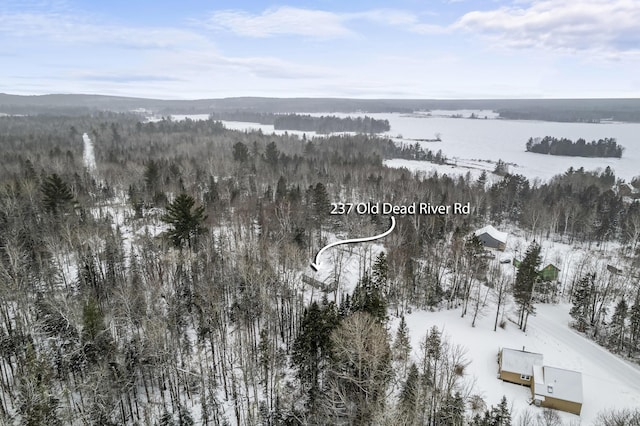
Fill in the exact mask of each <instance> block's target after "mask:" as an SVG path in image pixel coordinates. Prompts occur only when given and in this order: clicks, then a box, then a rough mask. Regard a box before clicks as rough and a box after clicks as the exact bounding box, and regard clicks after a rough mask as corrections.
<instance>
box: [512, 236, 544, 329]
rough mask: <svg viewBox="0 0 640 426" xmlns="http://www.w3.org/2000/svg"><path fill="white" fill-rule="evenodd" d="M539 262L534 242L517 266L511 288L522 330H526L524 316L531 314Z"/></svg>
mask: <svg viewBox="0 0 640 426" xmlns="http://www.w3.org/2000/svg"><path fill="white" fill-rule="evenodd" d="M541 261H542V260H541V257H540V245H538V244H537V243H536V242H535V241H534V242H533V243H531V245H530V246H529V248H528V249H527V251H526V253H525V255H524V259H523V260H522V262H520V266H518V273H517V274H516V283H515V286H514V288H513V296H514V298H515V300H516V302H517V303H518V305H520V320H519V326H520V328H521V329H523V330H526V316H528V314H529V313H532V312H533V304H532V294H533V289H534V285H535V283H536V281H537V280H538V267H539V266H540V263H541ZM525 314H526V315H525Z"/></svg>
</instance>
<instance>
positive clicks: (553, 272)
mask: <svg viewBox="0 0 640 426" xmlns="http://www.w3.org/2000/svg"><path fill="white" fill-rule="evenodd" d="M538 275H539V276H540V279H542V281H557V280H558V276H559V275H560V268H558V267H557V266H556V265H554V264H553V263H550V264H548V265H547V266H545V267H544V268H542V269H540V271H538Z"/></svg>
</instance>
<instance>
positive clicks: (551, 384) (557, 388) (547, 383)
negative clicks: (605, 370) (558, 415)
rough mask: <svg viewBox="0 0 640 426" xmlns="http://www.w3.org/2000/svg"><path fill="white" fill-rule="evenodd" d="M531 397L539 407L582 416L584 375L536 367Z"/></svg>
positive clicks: (547, 367) (555, 368) (552, 368)
mask: <svg viewBox="0 0 640 426" xmlns="http://www.w3.org/2000/svg"><path fill="white" fill-rule="evenodd" d="M531 397H532V398H533V403H534V404H535V405H537V406H540V407H546V408H553V409H555V410H561V411H566V412H568V413H573V414H577V415H580V411H581V410H582V373H580V372H578V371H572V370H565V369H563V368H557V367H549V366H547V365H545V366H534V367H533V381H532V384H531Z"/></svg>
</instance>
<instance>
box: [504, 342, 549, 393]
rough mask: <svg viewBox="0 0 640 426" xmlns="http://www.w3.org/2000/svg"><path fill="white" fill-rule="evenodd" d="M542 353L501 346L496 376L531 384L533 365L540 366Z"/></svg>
mask: <svg viewBox="0 0 640 426" xmlns="http://www.w3.org/2000/svg"><path fill="white" fill-rule="evenodd" d="M542 358H543V357H542V354H539V353H535V352H527V351H525V350H524V348H523V350H521V351H520V350H517V349H509V348H503V349H502V350H501V351H500V352H499V354H498V376H499V377H500V379H502V380H504V381H505V382H511V383H517V384H519V385H525V386H531V378H532V377H533V367H534V366H542Z"/></svg>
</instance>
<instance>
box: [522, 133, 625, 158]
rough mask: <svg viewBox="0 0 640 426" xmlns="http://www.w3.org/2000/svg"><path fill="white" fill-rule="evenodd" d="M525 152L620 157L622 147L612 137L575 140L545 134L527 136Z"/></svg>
mask: <svg viewBox="0 0 640 426" xmlns="http://www.w3.org/2000/svg"><path fill="white" fill-rule="evenodd" d="M526 149H527V152H535V153H538V154H549V155H566V156H570V157H602V158H606V157H615V158H621V157H622V153H623V151H624V147H623V146H620V145H618V143H617V142H616V140H615V139H614V138H604V139H598V140H597V141H595V140H594V141H591V142H587V141H585V140H584V139H582V138H580V139H578V140H576V141H575V142H574V141H572V140H571V139H567V138H554V137H552V136H545V137H543V138H542V139H541V138H535V139H534V138H529V140H528V141H527V144H526Z"/></svg>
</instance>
